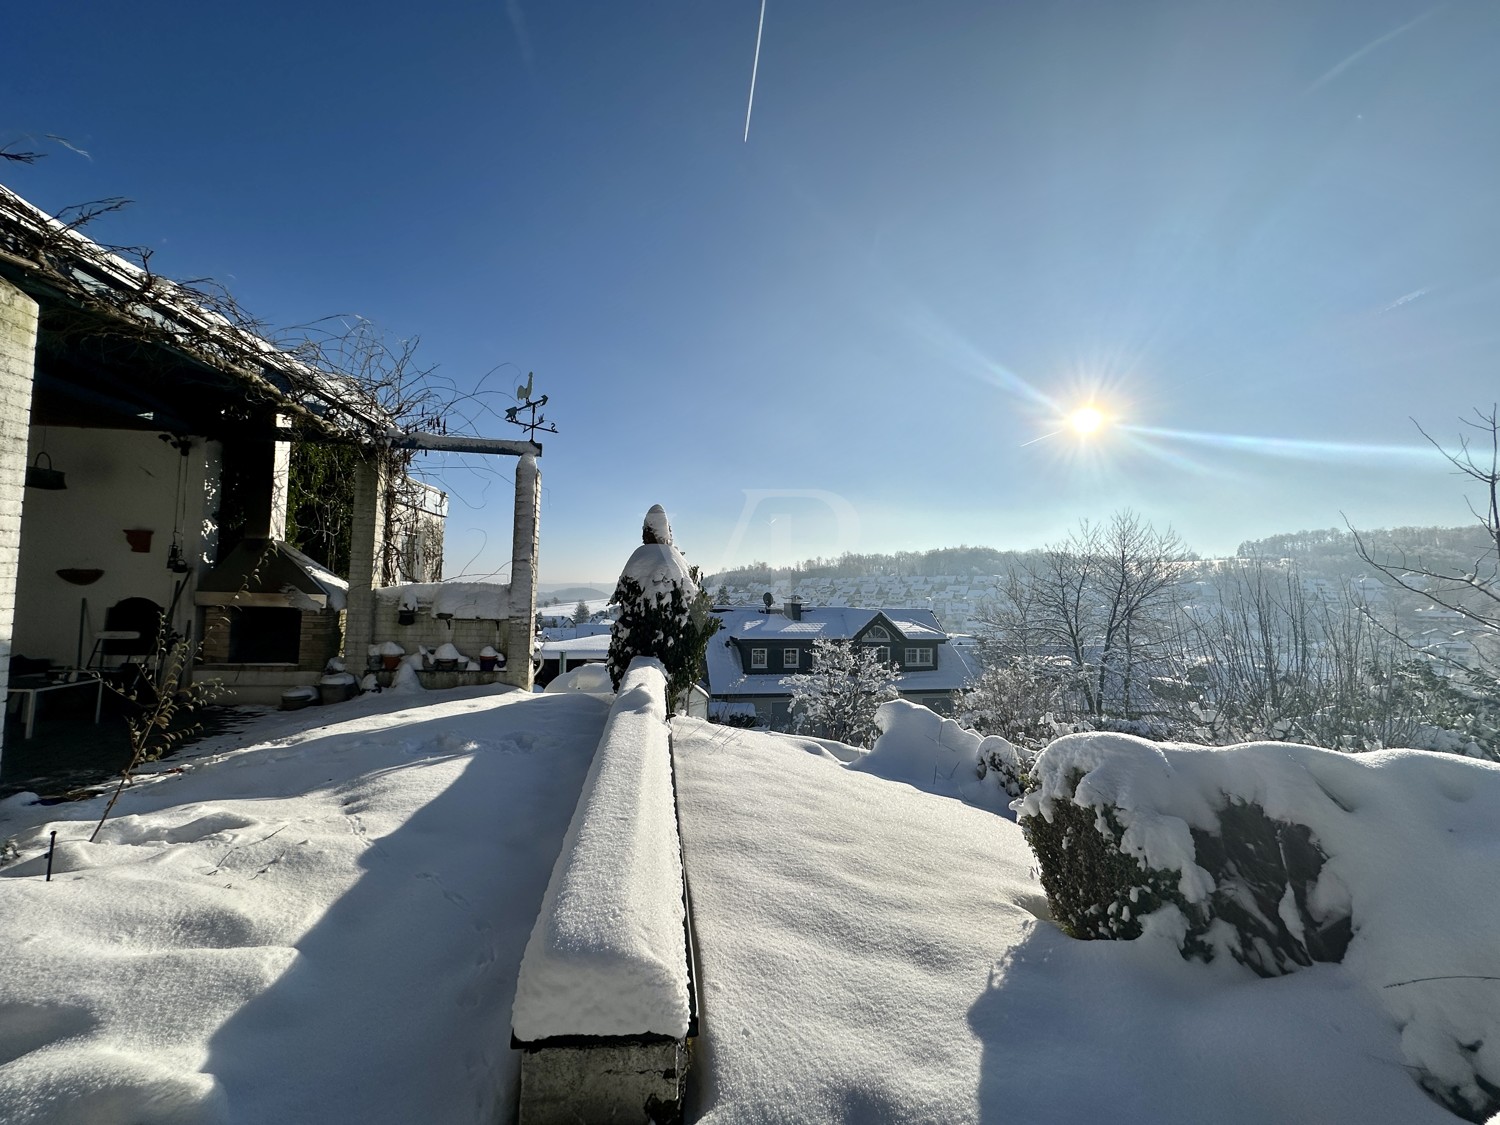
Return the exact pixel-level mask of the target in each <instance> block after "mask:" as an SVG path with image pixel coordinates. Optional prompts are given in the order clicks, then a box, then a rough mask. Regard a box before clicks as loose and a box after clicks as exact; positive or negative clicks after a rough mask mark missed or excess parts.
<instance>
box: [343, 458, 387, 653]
mask: <svg viewBox="0 0 1500 1125" xmlns="http://www.w3.org/2000/svg"><path fill="white" fill-rule="evenodd" d="M385 478H386V468H385V461H384V460H383V459H382V458H380V457H379V456H375V457H364V458H361V460H360V462H359V467H358V469H357V470H356V471H355V474H354V512H353V519H352V522H353V531H352V533H351V536H350V543H349V604H348V610H347V612H346V614H345V618H344V659H345V660H346V661H348V662H349V664H350V666H351V667H354V668H363V667H364V664H365V657H366V655H367V654H368V652H369V648H370V645H371V644H372V643H373V641H374V639H375V595H374V594H373V593H372V592H371V591H372V590H373V589H374V587H375V585H376V584H377V582H379V581H380V573H381V571H382V570H383V569H384V568H383V566H382V560H383V559H384V557H385V491H386V489H385V485H386V480H385Z"/></svg>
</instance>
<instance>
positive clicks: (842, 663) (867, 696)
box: [783, 637, 896, 746]
mask: <svg viewBox="0 0 1500 1125" xmlns="http://www.w3.org/2000/svg"><path fill="white" fill-rule="evenodd" d="M783 682H784V683H785V684H786V687H787V690H788V691H789V692H791V696H792V726H793V729H794V730H796V731H797V733H799V734H812V735H817V736H819V737H821V738H831V739H833V740H834V741H835V742H843V743H846V744H847V745H849V746H868V745H870V743H871V741H873V740H874V738H875V734H876V725H875V712H876V710H877V709H878V708H879V707H880V705H881V704H882V703H884V702H886V701H887V700H890V699H895V698H896V671H895V669H893V668H892V667H891V666H890V665H889V664H887V663H886V662H885V661H884V660H882V659H880V655H879V653H878V651H877V650H876V649H874V648H872V647H869V646H856V645H850V644H846V643H844V642H842V641H832V640H826V639H824V638H821V637H820V638H819V639H818V640H816V641H814V642H813V645H812V670H811V671H808V672H800V673H798V674H797V675H794V676H787V677H786V679H785V680H784V681H783Z"/></svg>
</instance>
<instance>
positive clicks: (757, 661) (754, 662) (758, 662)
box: [750, 648, 766, 668]
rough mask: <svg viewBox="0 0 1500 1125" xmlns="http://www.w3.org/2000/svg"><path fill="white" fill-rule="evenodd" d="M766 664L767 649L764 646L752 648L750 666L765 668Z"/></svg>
mask: <svg viewBox="0 0 1500 1125" xmlns="http://www.w3.org/2000/svg"><path fill="white" fill-rule="evenodd" d="M765 666H766V650H765V649H763V648H752V649H751V650H750V667H752V668H764V667H765Z"/></svg>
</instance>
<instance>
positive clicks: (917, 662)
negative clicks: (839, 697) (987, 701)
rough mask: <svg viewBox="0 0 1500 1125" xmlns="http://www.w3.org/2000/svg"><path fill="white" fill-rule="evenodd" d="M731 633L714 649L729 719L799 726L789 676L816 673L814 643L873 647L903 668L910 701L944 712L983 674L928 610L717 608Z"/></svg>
mask: <svg viewBox="0 0 1500 1125" xmlns="http://www.w3.org/2000/svg"><path fill="white" fill-rule="evenodd" d="M714 613H715V614H716V615H717V616H718V617H719V618H720V619H721V620H722V621H723V623H724V624H723V628H722V629H720V631H719V632H718V633H716V634H714V637H713V639H712V640H710V641H709V644H708V659H707V666H708V691H709V699H710V708H711V710H712V711H714V712H717V713H718V714H721V715H728V714H748V713H749V711H750V709H751V708H753V709H754V712H755V716H756V719H757V720H758V721H759V723H760V724H761V725H762V726H767V727H770V728H772V729H776V730H786V729H789V728H790V726H791V701H792V694H791V689H790V687H789V686H788V685H787V678H788V677H790V676H795V675H798V674H799V673H803V672H808V671H810V670H811V669H812V666H813V665H812V659H813V642H815V641H818V640H831V641H840V642H843V643H845V644H851V645H856V646H859V647H863V648H870V649H873V650H874V651H875V652H876V653H877V655H878V656H879V657H880V659H882V660H884V661H887V662H889V663H890V664H891V665H892V666H893V667H895V668H896V669H897V670H898V674H897V677H896V690H897V691H898V692H900V693H901V697H902V698H903V699H909V700H911V701H912V702H913V703H920V704H922V705H923V706H924V707H930V708H932V710H934V711H937V712H939V713H942V714H946V713H948V712H950V711H951V710H952V708H953V698H954V695H955V694H956V693H957V692H959V691H961V690H963V688H964V687H966V686H967V685H968V684H969V682H970V681H972V680H974V679H976V678H977V677H978V675H979V663H978V661H977V660H976V659H975V657H974V655H973V654H972V653H971V652H969V651H966V650H965V649H963V648H961V647H959V646H956V645H954V644H951V643H950V640H951V638H950V637H949V635H948V634H947V632H945V631H944V629H943V627H942V625H941V624H940V623H939V622H938V619H937V617H936V616H934V615H933V613H932V612H931V611H930V610H925V609H852V608H849V607H846V606H803V605H801V604H800V603H799V602H797V601H796V600H791V601H788V602H786V603H784V604H783V606H781V607H780V608H779V609H776V608H770V607H767V608H762V609H715V610H714Z"/></svg>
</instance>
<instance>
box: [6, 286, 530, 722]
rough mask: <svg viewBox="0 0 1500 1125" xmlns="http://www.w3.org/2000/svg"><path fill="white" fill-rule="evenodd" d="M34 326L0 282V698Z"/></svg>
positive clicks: (33, 308)
mask: <svg viewBox="0 0 1500 1125" xmlns="http://www.w3.org/2000/svg"><path fill="white" fill-rule="evenodd" d="M36 324H37V304H36V302H35V301H33V300H32V299H31V298H30V297H28V296H27V295H26V294H25V293H22V292H21V291H20V290H19V289H17V288H16V287H15V286H14V285H12V284H10V282H8V281H6V280H4V279H3V278H0V698H4V697H5V688H6V687H7V685H8V684H9V681H10V645H11V636H12V632H13V630H14V627H15V621H16V574H17V571H18V570H19V566H20V560H21V503H22V499H23V498H24V496H25V494H26V493H25V488H26V439H27V434H28V432H29V429H30V426H31V382H32V379H33V377H34V376H35V374H36ZM528 667H529V665H528ZM4 737H5V724H4V723H3V722H0V742H3V740H4ZM0 749H3V747H0Z"/></svg>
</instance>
